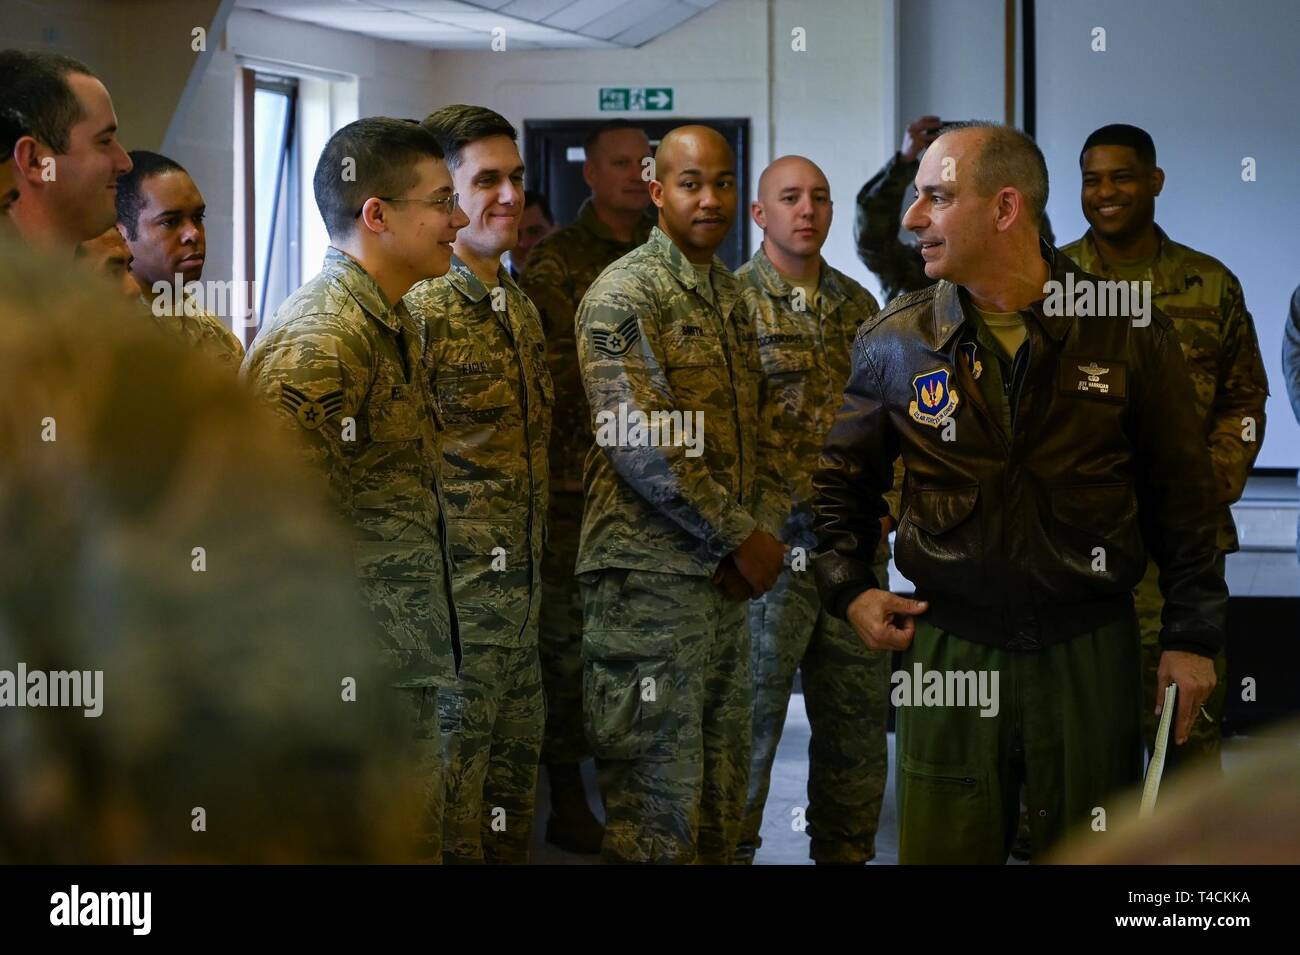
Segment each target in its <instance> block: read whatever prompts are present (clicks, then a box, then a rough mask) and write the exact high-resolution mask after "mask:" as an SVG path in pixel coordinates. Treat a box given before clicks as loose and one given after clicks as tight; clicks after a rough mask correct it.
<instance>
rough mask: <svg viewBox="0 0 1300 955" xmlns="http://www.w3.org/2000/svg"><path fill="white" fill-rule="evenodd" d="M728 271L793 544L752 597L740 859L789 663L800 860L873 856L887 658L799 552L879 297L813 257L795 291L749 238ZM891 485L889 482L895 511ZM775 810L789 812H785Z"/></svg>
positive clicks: (753, 821) (753, 843) (881, 781)
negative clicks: (802, 843) (745, 251)
mask: <svg viewBox="0 0 1300 955" xmlns="http://www.w3.org/2000/svg"><path fill="white" fill-rule="evenodd" d="M736 278H737V280H739V282H740V284H741V289H742V294H743V295H744V297H745V300H746V302H747V303H748V305H749V309H750V312H751V314H753V316H754V320H755V324H756V329H757V336H758V353H759V357H760V359H761V361H762V364H763V371H764V373H765V375H766V376H767V382H768V405H767V407H766V408H765V409H764V411H765V414H766V415H767V417H768V427H769V428H770V429H771V431H772V432H773V433H774V434H776V435H779V436H780V438H781V445H782V446H781V459H780V466H779V468H778V473H779V476H780V478H781V481H782V484H781V488H782V492H783V501H784V502H785V504H786V506H787V508H788V509H789V513H788V516H787V518H786V520H785V524H784V527H783V528H782V531H781V534H780V535H779V536H780V539H781V540H782V541H783V542H784V543H786V544H789V545H791V547H792V548H801V552H798V551H792V553H791V554H789V555H787V557H786V567H787V569H786V570H785V571H784V572H783V573H782V575H781V578H780V580H779V581H778V582H777V584H776V586H775V587H774V588H772V590H771V591H769V592H768V593H767V594H765V595H764V596H763V597H761V598H760V599H758V600H755V601H753V602H752V603H751V604H750V630H751V633H752V636H753V647H752V668H753V677H754V722H753V728H754V729H753V732H754V744H753V758H752V760H751V763H750V770H749V797H748V802H747V805H746V809H745V821H744V826H743V828H742V832H741V842H740V851H739V853H738V855H739V857H740V858H741V859H742V860H748V859H752V857H753V854H754V851H755V850H756V849H757V848H758V846H760V845H761V844H762V840H761V839H760V838H759V829H760V828H761V826H762V823H763V807H764V805H765V804H766V802H767V793H768V785H769V783H770V781H771V774H772V763H773V761H774V760H775V758H776V748H777V744H778V743H779V742H780V740H781V731H782V729H783V727H784V726H785V718H786V711H787V709H788V708H789V704H790V692H791V689H792V687H793V683H794V675H795V672H796V671H797V670H801V671H802V674H803V696H804V705H805V706H806V707H807V710H808V718H809V722H810V724H811V727H812V738H811V741H810V743H809V747H808V756H809V765H808V803H807V816H806V818H807V822H808V834H809V837H810V838H811V840H812V845H811V854H812V858H813V859H815V860H816V861H818V862H843V863H854V862H865V861H867V860H869V859H871V858H872V857H873V856H874V855H875V834H876V825H877V822H878V821H879V816H880V804H881V799H882V797H883V795H884V791H885V778H886V775H887V773H888V747H887V743H886V739H885V726H886V721H887V718H888V712H889V667H890V655H889V654H888V653H878V652H873V651H871V650H868V649H867V647H866V645H865V644H864V643H863V642H862V640H861V639H860V638H859V637H858V635H857V634H856V633H855V632H854V630H853V628H852V627H851V626H850V625H849V624H847V623H845V622H844V621H842V620H837V619H836V618H835V617H833V616H832V615H830V614H829V613H826V612H824V611H823V610H822V607H821V601H820V599H819V598H818V596H817V587H816V584H815V582H814V580H813V576H812V573H811V571H810V570H809V569H808V563H807V555H809V554H811V552H812V549H813V547H814V546H816V543H817V538H816V535H815V534H814V533H813V530H812V522H813V514H812V506H811V496H812V473H813V470H814V469H815V467H816V465H817V456H818V454H819V453H820V451H821V445H822V438H824V437H825V435H826V432H827V431H829V430H830V426H831V422H832V421H833V420H834V418H835V412H836V411H837V410H838V409H839V406H840V402H841V400H842V394H843V391H844V385H845V382H847V381H848V377H849V371H850V367H849V366H850V359H851V352H852V349H853V339H854V336H855V335H856V334H857V331H858V327H859V326H860V325H861V324H862V323H863V322H864V321H865V320H867V319H868V318H870V317H871V316H873V315H875V314H876V313H877V311H879V307H878V306H877V304H876V300H875V298H873V297H872V295H871V293H870V292H868V291H867V290H866V289H864V288H863V287H862V286H861V285H859V284H858V283H857V282H855V281H853V279H851V278H849V277H848V276H847V275H845V274H844V273H842V272H839V271H837V270H836V269H833V268H831V267H830V266H829V265H828V264H827V263H826V262H825V261H824V260H823V261H822V263H821V273H820V280H819V283H818V287H817V289H816V294H815V295H814V296H813V297H812V298H813V300H812V301H806V300H805V299H804V295H805V293H804V291H803V290H802V289H797V288H795V287H794V286H792V285H790V284H789V283H788V282H787V281H786V280H785V279H783V278H782V277H781V275H780V274H779V273H778V272H777V270H776V268H775V267H774V266H773V265H772V262H771V260H770V259H769V258H768V257H767V253H766V252H765V251H764V250H763V249H762V248H761V247H760V248H759V250H758V251H757V252H756V253H754V256H753V258H751V259H750V260H749V261H748V262H747V263H745V264H744V265H742V266H741V267H740V269H739V270H737V272H736ZM900 467H901V465H900ZM899 484H900V486H901V481H900V482H899ZM897 496H898V491H897V490H895V491H894V492H892V494H891V498H892V500H891V502H890V513H891V514H894V515H897V514H898V508H897V504H896V500H897ZM878 557H879V560H878V562H877V568H876V569H877V575H878V578H879V579H880V580H883V581H888V579H889V545H888V544H887V543H886V544H883V545H882V546H881V549H880V553H879V555H878ZM791 808H794V807H791ZM781 815H782V816H783V817H784V818H787V819H788V818H789V816H790V812H789V810H786V811H784V812H783V813H782V814H781Z"/></svg>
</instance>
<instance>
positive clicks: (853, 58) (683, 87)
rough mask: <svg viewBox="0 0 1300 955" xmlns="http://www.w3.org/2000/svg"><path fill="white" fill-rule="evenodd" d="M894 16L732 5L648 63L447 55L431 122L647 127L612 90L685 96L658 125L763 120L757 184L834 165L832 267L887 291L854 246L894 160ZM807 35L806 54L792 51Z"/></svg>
mask: <svg viewBox="0 0 1300 955" xmlns="http://www.w3.org/2000/svg"><path fill="white" fill-rule="evenodd" d="M891 12H892V0H819V2H818V3H816V4H811V3H807V2H798V0H723V2H722V3H719V4H717V5H716V6H715V7H712V8H710V9H709V10H706V11H704V12H703V13H701V14H699V15H698V16H696V17H695V18H693V19H692V20H690V21H689V22H688V23H686V24H684V25H683V26H682V27H680V28H678V29H676V30H673V31H671V32H669V33H667V34H665V35H663V36H661V37H658V38H656V39H655V40H652V41H651V42H649V43H647V44H646V45H645V46H642V47H640V48H637V49H634V50H609V51H605V50H597V51H583V52H572V51H536V52H513V51H511V50H510V49H509V48H508V45H507V49H506V50H505V51H504V52H491V51H484V52H440V53H438V54H437V57H436V66H435V71H434V77H433V81H432V83H431V84H430V86H429V94H430V95H429V103H428V108H427V109H425V110H424V111H423V112H425V113H427V112H431V111H432V110H433V109H434V108H436V107H439V106H444V105H448V104H451V103H476V104H478V105H482V106H487V107H490V108H491V109H494V110H496V111H497V112H499V113H501V114H502V115H503V116H505V117H506V118H507V119H509V120H510V121H511V122H512V123H514V124H515V125H516V127H518V128H519V129H520V130H521V131H522V129H523V121H524V120H525V119H599V118H611V117H613V116H627V117H631V118H635V117H636V116H637V115H639V114H636V113H624V114H619V113H601V112H600V110H599V108H598V90H599V89H600V87H602V86H671V87H672V88H673V91H674V99H673V107H674V109H673V111H672V112H670V113H667V114H664V113H655V114H651V115H654V116H656V117H661V116H670V117H671V116H674V115H676V116H683V117H686V116H715V117H719V118H735V117H748V118H749V119H750V131H751V135H752V145H753V151H752V161H753V165H752V168H751V170H750V173H751V182H755V183H756V182H757V178H758V174H759V173H760V172H762V170H763V168H764V166H766V165H767V163H768V162H769V161H770V160H771V159H772V158H775V157H776V156H780V155H784V154H786V153H794V152H797V153H801V154H803V155H806V156H808V157H809V158H810V159H812V160H813V161H814V162H817V163H818V164H819V165H821V167H822V168H823V170H824V171H825V172H826V175H827V178H828V179H829V180H830V183H831V192H832V197H833V198H834V199H835V200H836V201H837V216H836V219H835V222H834V224H833V226H832V230H831V236H830V239H829V240H828V242H827V245H826V248H825V250H824V254H825V256H826V258H827V260H828V261H829V262H831V264H833V265H835V266H836V267H837V268H839V269H842V270H843V271H845V272H847V273H849V274H850V275H852V276H853V277H854V278H856V279H858V280H859V281H861V282H863V283H864V284H865V285H867V287H868V288H870V289H872V290H873V291H875V290H876V289H877V287H878V286H877V284H876V281H875V277H874V276H872V275H871V274H870V273H869V272H867V270H866V269H865V267H863V265H862V264H861V263H860V262H859V261H858V258H857V254H856V251H855V247H854V242H853V200H854V197H855V196H856V194H857V191H858V189H859V188H860V187H861V185H862V183H863V182H865V181H866V178H867V177H868V176H869V175H870V174H871V172H873V171H874V170H875V169H876V168H878V167H879V166H880V164H881V163H882V162H883V161H884V159H885V158H886V157H887V156H888V154H889V152H890V150H891V149H892V147H890V146H888V145H887V139H888V137H887V136H886V122H885V118H884V117H885V115H886V112H887V106H888V105H889V104H890V103H892V96H893V91H892V88H891V87H890V82H891V80H892V72H893V71H892V44H893V42H894V39H893V35H892V33H891V32H890V31H889V30H888V29H886V27H887V24H888V22H889V21H888V16H887V15H888V14H889V13H891ZM769 18H770V25H769ZM796 27H801V28H803V30H804V31H805V32H804V35H805V39H806V51H804V52H795V51H794V50H793V49H792V48H791V43H792V35H791V31H792V30H794V29H795V28H796ZM886 74H888V75H886ZM769 94H770V95H769ZM746 221H748V220H747V219H746ZM751 231H752V235H751V245H752V246H753V247H755V248H757V245H758V242H759V240H760V239H761V234H760V233H759V232H758V230H757V228H756V227H753V226H752V224H751Z"/></svg>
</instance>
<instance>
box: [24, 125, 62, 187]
mask: <svg viewBox="0 0 1300 955" xmlns="http://www.w3.org/2000/svg"><path fill="white" fill-rule="evenodd" d="M14 170H15V171H16V172H17V173H18V176H19V178H21V179H23V180H25V181H26V182H28V183H29V184H32V185H35V184H37V183H41V182H54V181H55V177H56V176H57V175H58V171H57V169H56V168H55V159H54V152H53V150H51V149H50V148H49V147H47V146H46V145H45V144H44V143H42V142H41V141H40V140H39V139H37V138H36V137H35V136H19V137H18V141H17V142H16V143H14Z"/></svg>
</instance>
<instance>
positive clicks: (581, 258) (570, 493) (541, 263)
mask: <svg viewBox="0 0 1300 955" xmlns="http://www.w3.org/2000/svg"><path fill="white" fill-rule="evenodd" d="M653 226H654V223H653V222H652V221H651V220H650V219H648V218H647V219H644V220H643V222H642V223H640V224H639V225H638V227H637V230H636V232H635V233H634V235H633V239H632V241H631V242H620V241H618V239H616V238H614V236H613V235H612V234H611V233H610V231H609V227H608V226H606V225H605V223H603V222H601V221H600V218H599V217H598V216H597V215H596V210H595V208H594V207H593V206H592V204H591V200H590V199H588V200H586V201H585V202H583V204H582V208H580V209H579V210H578V218H577V219H576V220H575V221H574V222H573V223H572V224H571V225H567V226H565V227H564V228H562V229H558V230H556V231H555V232H553V233H551V234H550V235H548V236H547V237H546V238H544V239H542V240H541V241H540V242H538V243H537V245H535V246H534V247H533V251H532V252H531V253H529V256H528V270H527V271H526V272H525V273H524V276H523V280H522V281H521V282H520V286H521V287H522V288H523V290H524V292H525V293H526V294H527V295H528V297H529V298H530V299H531V300H532V302H533V304H534V305H535V306H537V312H538V314H539V315H540V316H541V320H542V329H543V330H544V331H545V333H546V360H547V364H548V365H549V366H550V370H551V380H552V381H553V382H554V383H555V406H554V415H553V419H552V424H551V444H550V465H551V470H550V482H551V499H550V507H549V510H548V512H547V517H546V547H545V549H544V550H543V552H542V613H541V623H540V650H541V659H542V679H543V682H544V684H545V686H546V738H545V741H544V743H543V745H542V762H544V763H552V764H562V763H563V764H569V763H579V762H581V761H582V760H583V759H585V758H586V757H587V756H589V755H591V747H590V746H588V744H587V739H586V736H585V734H584V733H583V729H582V594H581V593H580V592H579V590H578V581H577V578H575V577H574V575H573V568H574V566H575V565H576V564H577V562H578V539H579V537H580V534H581V530H582V465H583V461H584V460H585V458H586V456H587V449H588V448H590V447H591V426H590V422H591V413H590V411H589V409H588V406H587V396H586V394H585V393H584V392H583V390H582V372H581V371H579V369H578V347H577V345H576V343H575V342H574V340H573V320H574V316H576V315H577V314H578V303H579V302H581V301H582V297H583V296H584V295H586V294H587V289H588V288H589V287H590V286H591V283H592V282H594V281H596V277H597V276H598V275H600V273H601V272H603V271H604V270H605V267H606V266H608V265H609V264H610V263H611V262H613V261H614V260H615V259H617V258H619V257H621V256H623V255H626V254H627V253H628V252H631V251H632V250H633V249H634V248H636V247H637V246H638V245H640V244H641V243H643V242H644V241H645V240H646V238H647V237H648V236H649V235H650V230H651V228H653Z"/></svg>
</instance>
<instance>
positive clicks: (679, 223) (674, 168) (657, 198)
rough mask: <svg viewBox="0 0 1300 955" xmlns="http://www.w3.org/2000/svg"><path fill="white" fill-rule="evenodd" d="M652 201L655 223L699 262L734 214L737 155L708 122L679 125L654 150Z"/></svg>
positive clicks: (709, 252)
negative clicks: (656, 216) (697, 124)
mask: <svg viewBox="0 0 1300 955" xmlns="http://www.w3.org/2000/svg"><path fill="white" fill-rule="evenodd" d="M650 201H651V202H653V203H654V204H655V207H656V208H658V210H659V228H660V229H662V230H663V232H664V234H665V235H667V236H668V238H670V239H672V241H673V244H675V245H676V246H677V247H678V248H679V249H681V250H682V253H683V254H684V255H685V256H686V258H687V259H688V260H690V261H691V262H693V263H695V264H697V265H703V264H704V263H706V262H710V261H712V260H713V253H714V251H715V250H716V249H717V247H718V246H719V245H721V244H722V240H723V239H725V238H726V237H727V230H728V229H730V228H731V223H732V220H734V219H735V218H736V155H735V153H733V152H732V151H731V146H730V145H729V144H728V143H727V141H726V139H724V138H723V137H722V135H721V134H720V133H719V132H718V131H717V130H715V129H710V128H709V127H707V126H679V127H677V128H676V129H674V130H672V131H671V132H670V133H668V135H667V136H665V137H664V138H663V140H662V142H660V143H659V148H658V150H656V151H655V178H654V179H653V180H652V181H651V183H650Z"/></svg>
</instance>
